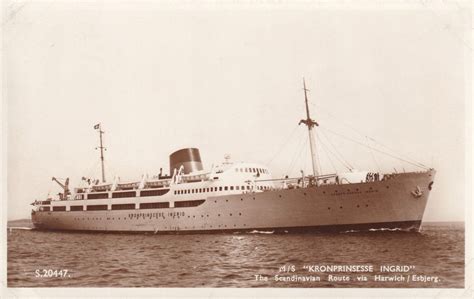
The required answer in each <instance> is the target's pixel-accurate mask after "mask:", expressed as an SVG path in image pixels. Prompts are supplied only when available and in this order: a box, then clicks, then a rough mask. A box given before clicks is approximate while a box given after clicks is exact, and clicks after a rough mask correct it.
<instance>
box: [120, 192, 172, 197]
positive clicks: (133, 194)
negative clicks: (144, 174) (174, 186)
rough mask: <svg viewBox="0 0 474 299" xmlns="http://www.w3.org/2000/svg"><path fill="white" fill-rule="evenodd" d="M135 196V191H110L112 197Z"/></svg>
mask: <svg viewBox="0 0 474 299" xmlns="http://www.w3.org/2000/svg"><path fill="white" fill-rule="evenodd" d="M175 194H176V193H175ZM135 196H137V193H136V192H135V191H130V192H114V193H112V198H124V197H135Z"/></svg>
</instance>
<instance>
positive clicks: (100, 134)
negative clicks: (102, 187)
mask: <svg viewBox="0 0 474 299" xmlns="http://www.w3.org/2000/svg"><path fill="white" fill-rule="evenodd" d="M94 129H96V130H99V138H100V146H99V147H96V148H95V149H98V148H100V162H101V166H102V183H105V170H104V149H106V148H105V147H104V146H103V145H102V134H104V133H105V132H104V131H102V127H101V124H100V123H98V124H97V125H95V126H94Z"/></svg>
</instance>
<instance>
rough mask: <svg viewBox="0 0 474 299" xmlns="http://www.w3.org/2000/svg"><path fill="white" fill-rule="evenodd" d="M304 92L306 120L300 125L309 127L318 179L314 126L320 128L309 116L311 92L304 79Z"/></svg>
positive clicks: (313, 160)
mask: <svg viewBox="0 0 474 299" xmlns="http://www.w3.org/2000/svg"><path fill="white" fill-rule="evenodd" d="M303 90H304V100H305V104H306V119H302V120H300V122H299V124H300V125H301V124H302V123H303V124H305V125H306V126H307V127H308V134H309V147H310V150H311V162H312V166H313V175H314V176H315V177H317V176H318V175H319V172H318V164H317V156H316V154H317V153H316V143H315V140H314V135H313V128H314V126H319V124H318V123H317V122H315V121H314V120H312V119H311V117H310V115H309V107H308V95H307V91H309V90H308V89H306V82H305V80H304V78H303ZM317 182H318V180H317V179H316V184H317Z"/></svg>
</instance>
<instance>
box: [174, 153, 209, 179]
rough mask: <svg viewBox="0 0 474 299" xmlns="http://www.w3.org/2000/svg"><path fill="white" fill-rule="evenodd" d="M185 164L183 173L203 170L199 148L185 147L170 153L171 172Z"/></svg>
mask: <svg viewBox="0 0 474 299" xmlns="http://www.w3.org/2000/svg"><path fill="white" fill-rule="evenodd" d="M181 166H183V168H184V169H183V173H184V174H188V173H190V172H193V171H199V170H202V162H201V155H200V154H199V149H197V148H183V149H180V150H177V151H175V152H174V153H172V154H171V155H170V173H173V171H174V169H177V170H179V168H180V167H181Z"/></svg>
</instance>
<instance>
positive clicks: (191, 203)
mask: <svg viewBox="0 0 474 299" xmlns="http://www.w3.org/2000/svg"><path fill="white" fill-rule="evenodd" d="M205 201H206V200H205V199H199V200H185V201H175V202H174V207H175V208H188V207H197V206H199V205H202V204H203V203H204V202H205Z"/></svg>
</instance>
